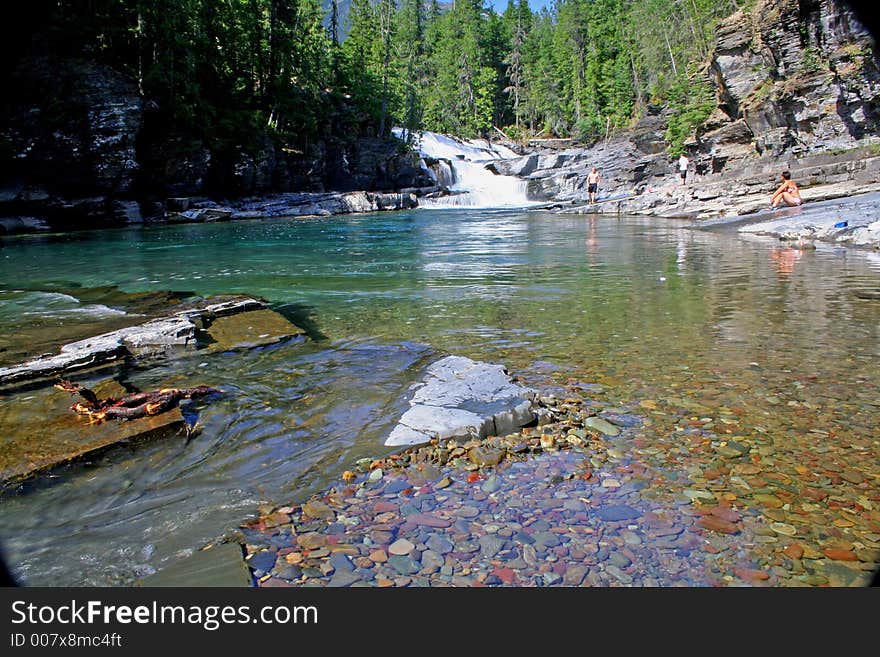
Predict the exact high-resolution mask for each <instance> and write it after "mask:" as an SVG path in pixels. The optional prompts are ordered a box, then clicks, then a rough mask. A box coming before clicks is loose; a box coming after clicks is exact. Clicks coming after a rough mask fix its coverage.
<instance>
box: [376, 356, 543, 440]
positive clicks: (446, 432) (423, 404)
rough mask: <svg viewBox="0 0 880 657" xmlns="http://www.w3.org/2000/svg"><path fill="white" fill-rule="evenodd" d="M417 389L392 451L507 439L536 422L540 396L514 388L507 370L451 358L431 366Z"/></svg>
mask: <svg viewBox="0 0 880 657" xmlns="http://www.w3.org/2000/svg"><path fill="white" fill-rule="evenodd" d="M414 388H415V389H414V392H413V394H412V397H411V399H410V400H409V405H410V408H409V410H407V411H406V412H405V413H404V414H403V416H401V418H400V420H399V422H398V424H397V426H395V427H394V429H393V430H392V431H391V434H390V435H389V436H388V438H387V439H386V441H385V444H386V445H389V446H401V445H416V444H420V443H426V442H429V441H430V440H432V439H433V438H439V439H444V438H453V437H464V436H471V435H473V436H479V437H481V438H483V437H486V436H489V435H503V434H506V433H511V432H513V431H515V430H517V429H519V428H520V427H522V426H524V425H526V424H528V423H530V422H532V421H533V420H534V418H535V415H534V412H533V411H532V401H533V400H534V399H535V392H534V391H533V390H530V389H528V388H523V387H522V386H519V385H517V384H515V383H513V381H512V380H511V378H510V376H509V375H508V374H507V372H506V371H505V370H504V367H503V366H501V365H495V364H490V363H483V362H480V361H474V360H471V359H469V358H464V357H461V356H448V357H446V358H443V359H441V360H438V361H436V362H435V363H433V364H432V365H430V366H429V367H428V369H427V372H426V374H425V377H424V379H423V380H422V381H421V382H420V383H418V384H416V385H415V386H414Z"/></svg>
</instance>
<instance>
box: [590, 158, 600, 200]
mask: <svg viewBox="0 0 880 657" xmlns="http://www.w3.org/2000/svg"><path fill="white" fill-rule="evenodd" d="M601 179H602V176H600V175H599V171H598V169H596V167H593V170H592V171H590V173H589V174H587V192H589V194H590V203H595V202H596V194H597V192H598V191H599V181H600V180H601Z"/></svg>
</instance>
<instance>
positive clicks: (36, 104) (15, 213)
mask: <svg viewBox="0 0 880 657" xmlns="http://www.w3.org/2000/svg"><path fill="white" fill-rule="evenodd" d="M13 83H14V86H13V89H14V91H13V93H14V96H13V97H11V100H9V99H7V101H6V102H5V103H4V104H3V108H2V109H3V111H2V114H5V116H2V117H0V118H2V121H0V151H2V152H0V160H2V164H0V233H3V232H16V231H30V230H34V229H46V228H62V229H63V228H79V227H97V226H102V225H109V224H119V223H129V222H139V221H143V220H145V219H146V220H149V219H151V218H159V217H162V216H163V214H164V210H165V203H164V201H165V199H166V198H168V197H179V196H211V197H218V198H227V199H228V198H234V197H241V196H248V195H257V194H270V193H274V192H292V191H296V192H300V191H302V192H325V191H328V190H333V191H340V192H348V191H354V190H367V191H379V190H396V189H401V188H408V187H423V186H430V185H432V184H433V181H432V180H431V179H430V177H429V176H428V175H427V174H426V173H425V172H424V171H423V170H422V169H421V168H420V167H419V166H418V158H417V156H414V155H412V154H408V153H404V152H402V151H401V150H400V149H399V143H398V142H396V141H392V140H384V139H375V138H360V139H358V138H346V137H344V136H343V137H340V138H327V139H325V140H321V141H315V142H313V143H311V144H310V145H309V146H308V147H306V148H300V149H295V148H290V147H287V146H286V145H283V144H279V143H276V142H274V141H273V140H271V139H270V138H269V137H268V136H265V137H264V138H262V140H260V141H259V143H258V144H256V145H254V144H251V145H249V146H248V147H243V146H242V147H239V148H232V149H229V148H227V149H225V150H223V151H218V150H216V149H212V148H211V147H210V146H209V145H207V144H205V143H203V142H201V141H200V140H198V139H196V138H193V137H192V136H190V135H180V134H172V133H169V132H168V130H167V129H166V128H165V127H164V126H162V125H161V124H159V122H158V121H157V119H156V113H155V112H154V111H152V109H151V103H149V101H144V100H143V99H142V98H141V96H140V94H139V91H138V87H137V84H136V82H135V81H134V80H132V79H131V78H129V77H128V76H126V75H124V74H121V73H120V72H118V71H116V70H114V69H112V68H110V67H108V66H104V65H100V64H96V63H93V62H88V61H81V60H75V61H74V60H69V61H53V60H49V59H31V60H28V61H26V62H24V63H23V64H21V65H20V66H19V68H18V69H17V70H16V72H15V74H14V75H13Z"/></svg>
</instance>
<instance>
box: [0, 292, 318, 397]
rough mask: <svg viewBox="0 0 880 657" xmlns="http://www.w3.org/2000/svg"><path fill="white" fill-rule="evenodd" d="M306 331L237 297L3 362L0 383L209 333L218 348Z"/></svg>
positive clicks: (140, 354)
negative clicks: (56, 350)
mask: <svg viewBox="0 0 880 657" xmlns="http://www.w3.org/2000/svg"><path fill="white" fill-rule="evenodd" d="M244 315H247V316H251V315H253V317H252V318H251V317H247V318H242V316H244ZM303 333H304V332H303V331H302V329H300V328H299V327H297V326H295V325H294V324H292V323H291V322H289V321H287V320H286V319H285V318H284V317H283V316H282V315H280V314H278V313H276V312H274V311H272V310H269V309H267V308H266V307H265V304H264V303H263V302H261V301H257V300H256V299H247V298H245V299H235V300H232V301H224V302H221V303H214V304H208V305H205V306H203V307H199V308H191V309H188V310H183V311H179V312H177V313H175V314H174V315H171V316H170V317H163V318H160V319H154V320H152V321H149V322H146V323H144V324H139V325H137V326H129V327H126V328H122V329H119V330H116V331H110V332H109V333H102V334H101V335H96V336H94V337H91V338H88V339H85V340H78V341H76V342H71V343H69V344H66V345H64V346H63V347H61V350H60V352H59V353H57V354H50V355H45V356H40V357H38V358H34V359H32V360H29V361H26V362H24V363H20V364H18V365H13V366H11V367H3V368H0V386H15V385H18V384H21V383H24V382H28V381H33V380H40V379H54V378H58V377H62V376H67V375H69V374H70V373H71V372H76V371H79V370H84V369H91V368H94V367H97V366H101V365H105V364H107V363H112V362H115V361H119V360H122V359H125V358H131V357H134V358H139V359H146V358H151V357H156V356H162V355H172V354H176V353H186V352H187V351H192V350H195V349H197V348H199V347H202V346H204V345H203V343H204V342H205V341H206V340H205V335H207V336H208V337H207V342H209V345H214V346H213V347H209V348H211V349H212V350H214V351H217V350H228V349H235V348H248V347H254V346H259V345H265V344H272V343H274V342H278V341H280V340H282V339H284V338H287V337H291V336H294V335H301V334H303Z"/></svg>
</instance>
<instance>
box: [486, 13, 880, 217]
mask: <svg viewBox="0 0 880 657" xmlns="http://www.w3.org/2000/svg"><path fill="white" fill-rule="evenodd" d="M701 75H703V76H705V78H704V79H705V80H707V81H708V82H710V83H711V84H712V85H713V87H714V89H715V92H716V99H717V106H716V108H715V110H714V111H713V112H712V114H711V115H710V116H709V118H708V120H707V121H706V122H705V123H704V124H703V125H702V126H700V127H699V128H698V129H697V130H696V131H695V132H694V134H693V135H692V136H691V138H690V139H689V140H688V141H687V143H686V148H687V151H688V155H689V157H690V158H691V162H692V166H691V173H690V174H689V179H688V185H687V186H686V187H684V186H681V185H680V184H679V180H678V176H677V171H676V167H675V164H674V162H673V160H672V158H670V157H668V155H666V153H665V148H666V142H665V139H664V134H665V130H666V119H667V115H668V111H669V110H668V109H664V108H659V107H658V108H651V109H650V110H649V112H648V114H647V116H645V117H644V118H643V119H642V120H641V121H640V122H639V124H638V125H637V126H636V127H635V129H634V130H633V131H631V132H629V133H627V134H623V135H620V136H618V137H616V138H613V139H611V140H609V141H607V142H602V143H599V144H596V145H594V146H592V147H589V148H578V149H567V150H565V151H552V152H551V151H545V152H538V153H535V154H532V155H529V156H526V157H523V158H521V159H519V160H513V161H508V162H499V163H497V164H496V165H493V166H494V167H495V170H496V171H497V172H499V173H505V174H515V175H520V176H523V177H525V178H526V179H527V180H528V181H529V194H530V196H531V197H532V198H534V199H536V200H557V201H562V202H563V203H564V204H568V203H575V204H576V203H582V202H584V201H586V200H587V189H586V188H587V185H586V175H587V173H588V172H589V170H590V168H591V167H593V166H596V167H598V168H599V170H600V172H601V173H602V175H603V181H602V185H601V190H600V201H601V200H602V199H603V198H604V199H607V200H609V202H608V203H600V204H598V205H595V206H592V207H590V208H588V211H590V212H608V211H611V212H638V213H649V214H657V215H670V216H672V215H675V216H696V217H703V216H717V215H723V214H740V213H748V212H753V211H755V210H757V209H759V208H762V207H766V206H767V204H768V199H769V192H770V190H772V189H773V188H774V187H775V186H776V185H777V184H778V180H779V174H780V172H781V171H782V170H784V169H789V170H791V171H792V173H793V174H794V176H795V178H796V180H798V182H799V183H801V185H802V186H803V187H804V196H805V198H806V199H807V200H818V199H823V198H834V197H839V196H844V195H849V194H853V193H857V192H862V191H874V190H876V189H880V157H878V156H880V136H878V127H880V66H878V57H877V51H876V44H875V40H874V38H873V37H872V35H871V33H870V32H869V31H868V30H867V29H866V28H865V27H864V26H863V25H862V23H861V22H860V21H859V19H858V18H857V17H856V15H855V14H854V13H853V11H852V10H851V9H849V7H848V6H847V5H845V4H843V3H841V2H838V1H835V0H776V1H773V2H770V1H768V0H758V2H756V3H755V4H753V5H751V6H750V7H749V8H743V9H740V10H739V11H737V12H735V13H734V14H732V15H731V16H730V17H728V18H727V19H726V20H725V21H723V22H722V23H721V24H720V25H719V26H718V29H717V33H716V46H715V49H714V52H713V54H712V56H711V59H710V60H709V61H708V62H707V63H706V65H705V67H704V69H703V71H702V73H701Z"/></svg>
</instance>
